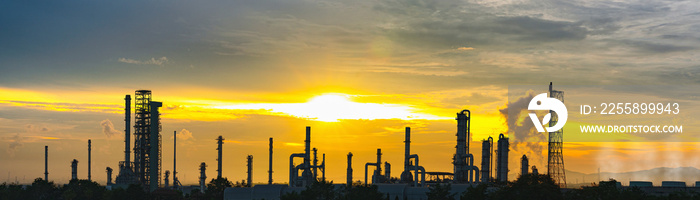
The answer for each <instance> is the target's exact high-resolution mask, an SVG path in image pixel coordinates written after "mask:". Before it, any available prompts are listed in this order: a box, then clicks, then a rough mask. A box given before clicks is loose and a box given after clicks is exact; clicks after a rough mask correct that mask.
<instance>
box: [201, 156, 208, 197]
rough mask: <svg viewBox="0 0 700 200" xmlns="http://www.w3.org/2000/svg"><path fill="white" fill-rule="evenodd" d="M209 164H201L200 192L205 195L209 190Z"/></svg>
mask: <svg viewBox="0 0 700 200" xmlns="http://www.w3.org/2000/svg"><path fill="white" fill-rule="evenodd" d="M206 182H207V164H206V163H204V162H202V164H199V192H201V193H204V190H206V189H207V185H206Z"/></svg>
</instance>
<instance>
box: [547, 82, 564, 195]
mask: <svg viewBox="0 0 700 200" xmlns="http://www.w3.org/2000/svg"><path fill="white" fill-rule="evenodd" d="M549 97H550V98H556V99H559V101H561V102H562V103H563V102H564V92H563V91H557V90H553V89H552V82H549ZM549 113H550V115H551V116H552V117H551V118H550V119H549V127H552V126H554V125H556V124H557V122H558V121H559V116H557V115H556V114H555V112H553V111H551V110H550V111H549ZM563 144H564V129H559V130H558V131H555V132H549V143H548V145H547V146H548V151H547V174H549V176H551V177H552V179H554V182H556V183H557V184H559V187H562V188H564V187H566V173H565V172H564V154H563V153H562V147H563V146H564V145H563Z"/></svg>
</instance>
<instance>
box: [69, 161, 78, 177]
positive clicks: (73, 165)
mask: <svg viewBox="0 0 700 200" xmlns="http://www.w3.org/2000/svg"><path fill="white" fill-rule="evenodd" d="M70 168H71V180H78V160H76V159H73V161H72V162H71V163H70Z"/></svg>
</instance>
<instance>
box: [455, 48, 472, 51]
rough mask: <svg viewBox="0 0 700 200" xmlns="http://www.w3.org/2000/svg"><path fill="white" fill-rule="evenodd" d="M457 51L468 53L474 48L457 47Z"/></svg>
mask: <svg viewBox="0 0 700 200" xmlns="http://www.w3.org/2000/svg"><path fill="white" fill-rule="evenodd" d="M457 50H460V51H469V50H474V47H459V48H457Z"/></svg>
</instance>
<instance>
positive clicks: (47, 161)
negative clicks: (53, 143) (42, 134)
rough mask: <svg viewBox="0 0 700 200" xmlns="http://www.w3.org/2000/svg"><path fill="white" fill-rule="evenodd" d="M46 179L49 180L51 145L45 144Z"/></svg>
mask: <svg viewBox="0 0 700 200" xmlns="http://www.w3.org/2000/svg"><path fill="white" fill-rule="evenodd" d="M44 180H45V181H49V146H44Z"/></svg>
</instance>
